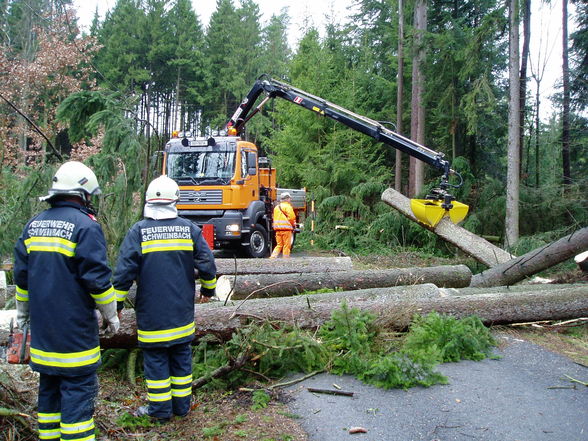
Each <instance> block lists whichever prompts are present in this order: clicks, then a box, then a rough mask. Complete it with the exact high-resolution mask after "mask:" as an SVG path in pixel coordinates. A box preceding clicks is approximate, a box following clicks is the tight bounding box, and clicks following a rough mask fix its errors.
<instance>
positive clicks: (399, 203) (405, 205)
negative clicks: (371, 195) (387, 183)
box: [382, 188, 513, 268]
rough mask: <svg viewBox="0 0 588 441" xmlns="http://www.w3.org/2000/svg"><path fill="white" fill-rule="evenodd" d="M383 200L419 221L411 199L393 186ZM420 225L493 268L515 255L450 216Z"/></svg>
mask: <svg viewBox="0 0 588 441" xmlns="http://www.w3.org/2000/svg"><path fill="white" fill-rule="evenodd" d="M382 201H384V202H385V203H387V204H388V205H390V206H391V207H393V208H395V209H396V210H398V211H399V212H400V214H402V215H403V216H405V217H407V218H408V219H410V220H412V221H414V222H418V220H417V218H416V217H415V216H414V214H413V213H412V210H411V208H410V199H409V198H407V197H406V196H404V195H402V194H401V193H399V192H397V191H396V190H394V189H392V188H388V189H387V190H386V191H384V193H382ZM418 223H419V225H420V226H422V227H423V228H426V229H427V230H429V231H432V232H433V233H435V234H436V235H438V236H439V237H440V238H442V239H443V240H446V241H447V242H449V243H451V244H453V245H455V246H456V247H458V248H459V249H460V250H462V251H463V252H464V253H466V254H468V255H470V256H472V257H473V258H474V259H476V260H477V261H478V262H480V263H483V264H484V265H486V266H488V267H490V268H492V267H494V266H496V265H499V264H501V263H504V262H508V261H510V260H511V259H512V258H513V256H512V255H511V254H510V253H508V252H506V251H504V250H503V249H502V248H499V247H497V246H495V245H492V244H491V243H490V242H488V241H487V240H486V239H483V238H481V237H480V236H477V235H475V234H474V233H472V232H470V231H468V230H466V229H465V228H462V227H460V226H458V225H455V224H454V223H452V222H451V221H450V220H449V218H447V217H444V218H443V219H441V221H440V222H439V223H438V224H437V225H436V226H435V227H431V226H428V225H425V224H422V223H420V222H418Z"/></svg>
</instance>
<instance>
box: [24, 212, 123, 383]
mask: <svg viewBox="0 0 588 441" xmlns="http://www.w3.org/2000/svg"><path fill="white" fill-rule="evenodd" d="M111 275H112V273H111V271H110V268H109V267H108V262H107V258H106V241H105V240H104V234H103V233H102V228H100V225H99V224H98V222H97V221H96V218H94V216H93V215H92V214H91V213H89V212H88V211H87V210H86V209H85V208H83V207H82V206H81V205H79V204H77V203H75V202H66V201H58V202H54V203H52V207H51V208H49V209H48V210H46V211H43V212H42V213H40V214H39V215H37V216H36V217H34V218H33V219H31V220H30V221H29V222H28V223H27V224H26V226H25V228H24V230H23V233H22V235H21V236H20V238H19V239H18V241H17V243H16V246H15V250H14V281H15V283H16V299H17V300H19V301H21V302H28V303H29V311H30V321H31V328H30V330H31V367H32V368H33V369H34V370H36V371H39V372H41V373H44V374H48V375H63V376H76V375H87V374H90V373H92V372H94V371H95V370H96V368H97V367H98V366H99V364H100V342H99V338H98V321H97V318H96V312H95V308H96V304H97V303H101V304H107V303H110V302H113V301H115V295H114V289H113V287H112V284H111V282H110V278H111Z"/></svg>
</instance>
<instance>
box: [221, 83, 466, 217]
mask: <svg viewBox="0 0 588 441" xmlns="http://www.w3.org/2000/svg"><path fill="white" fill-rule="evenodd" d="M264 93H265V95H266V96H265V98H264V99H263V100H262V101H261V102H260V103H259V105H257V107H255V108H254V106H255V103H256V102H257V100H258V99H259V97H260V96H261V95H262V94H264ZM272 98H281V99H284V100H286V101H289V102H291V103H294V104H297V105H299V106H301V107H304V108H305V109H308V110H310V111H313V112H315V113H317V114H319V115H321V116H325V117H328V118H331V119H333V120H335V121H338V122H340V123H341V124H344V125H346V126H347V127H350V128H351V129H353V130H356V131H358V132H361V133H363V134H365V135H367V136H370V137H372V138H373V139H375V140H376V141H379V142H382V143H384V144H387V145H389V146H391V147H394V148H395V149H398V150H400V151H402V152H404V153H406V154H408V155H410V156H412V157H414V158H416V159H419V160H421V161H423V162H425V163H427V164H429V165H430V166H432V167H435V168H437V169H439V170H441V171H442V172H443V175H442V177H441V183H440V184H439V188H436V189H434V190H433V192H432V193H433V194H432V195H428V196H427V199H426V200H425V201H428V202H430V203H431V204H433V201H442V202H441V203H440V204H438V205H439V206H440V207H441V208H442V209H443V210H445V211H449V210H451V209H452V208H453V207H454V205H453V204H452V201H454V200H455V198H454V197H453V196H452V195H451V194H450V193H449V192H448V191H447V189H448V188H449V187H450V186H452V185H451V184H449V176H450V175H453V174H456V175H458V176H459V173H457V172H455V170H453V169H451V166H450V163H449V161H447V160H446V159H444V155H443V153H441V152H436V151H434V150H432V149H430V148H428V147H425V146H423V145H421V144H419V143H417V142H415V141H413V140H411V139H408V138H405V137H404V136H402V135H400V134H398V133H396V132H394V131H392V130H390V129H389V128H387V127H386V126H384V125H383V124H382V123H380V122H378V121H375V120H373V119H370V118H368V117H366V116H363V115H359V114H357V113H355V112H352V111H350V110H348V109H345V108H344V107H341V106H339V105H337V104H334V103H331V102H329V101H327V100H325V99H323V98H320V97H317V96H314V95H312V94H310V93H308V92H306V91H304V90H301V89H298V88H296V87H293V86H291V85H289V84H286V83H283V82H281V81H278V80H275V79H273V78H270V77H269V76H267V75H262V76H261V77H259V78H258V79H257V81H255V84H254V85H253V87H252V88H251V90H250V91H249V93H248V94H247V96H246V97H245V99H244V100H243V101H242V102H241V104H240V105H239V107H238V108H237V110H236V111H235V113H234V114H233V116H232V117H231V119H230V120H229V121H228V122H227V125H226V128H227V130H228V131H229V132H230V133H232V134H235V135H240V134H241V133H242V132H243V130H244V128H245V124H246V123H247V122H248V121H249V120H250V119H251V118H252V117H253V116H254V115H255V114H257V113H258V112H259V111H260V110H261V108H262V107H263V106H264V105H265V103H266V102H267V101H268V100H270V99H272ZM453 187H455V186H453ZM421 204H425V203H421ZM456 204H459V203H456ZM460 205H461V206H463V204H460ZM465 207H467V206H465ZM413 211H414V210H413ZM462 211H463V210H462ZM466 213H467V208H466ZM463 216H465V214H464V215H463ZM463 216H461V219H463ZM417 217H418V216H417ZM439 219H440V217H439ZM461 219H459V220H461ZM419 220H421V221H422V219H419ZM437 222H438V220H437ZM424 223H428V224H431V223H432V222H424Z"/></svg>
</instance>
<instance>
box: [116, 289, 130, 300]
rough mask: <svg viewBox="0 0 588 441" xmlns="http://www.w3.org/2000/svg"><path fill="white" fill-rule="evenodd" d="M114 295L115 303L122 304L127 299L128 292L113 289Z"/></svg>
mask: <svg viewBox="0 0 588 441" xmlns="http://www.w3.org/2000/svg"><path fill="white" fill-rule="evenodd" d="M114 293H115V294H116V301H117V302H124V301H125V299H126V298H127V294H128V293H129V292H128V291H119V290H118V289H116V288H115V289H114Z"/></svg>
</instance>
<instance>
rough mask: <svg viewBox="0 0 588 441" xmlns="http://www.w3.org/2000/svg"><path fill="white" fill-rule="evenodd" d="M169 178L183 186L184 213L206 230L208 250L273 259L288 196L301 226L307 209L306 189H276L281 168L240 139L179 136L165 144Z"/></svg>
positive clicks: (180, 208) (180, 209) (180, 207)
mask: <svg viewBox="0 0 588 441" xmlns="http://www.w3.org/2000/svg"><path fill="white" fill-rule="evenodd" d="M163 174H165V175H167V176H169V177H170V178H172V179H174V180H175V181H176V182H177V183H178V185H179V187H180V200H179V201H178V203H177V208H178V214H179V215H180V216H182V217H185V218H187V219H190V220H191V221H192V222H194V223H195V224H197V225H198V226H199V227H200V228H202V233H203V236H204V238H205V239H206V242H207V243H208V246H209V247H210V248H211V249H213V250H215V249H234V250H241V251H244V252H245V253H246V254H247V255H248V256H250V257H267V256H269V253H270V244H271V241H272V238H273V234H274V233H273V230H272V216H273V207H274V203H275V201H277V200H279V197H280V194H281V193H282V192H288V193H290V195H291V197H292V201H291V203H292V206H293V208H294V212H295V213H296V221H297V225H299V224H300V222H301V221H302V219H303V217H304V213H305V211H306V191H305V190H304V189H282V188H277V186H276V170H275V169H274V168H272V167H271V164H270V162H269V160H268V159H267V158H265V157H260V156H259V151H258V149H257V146H256V145H255V144H253V143H251V142H247V141H244V140H242V139H241V138H239V137H237V136H217V137H209V138H201V137H194V136H192V135H191V133H189V132H184V133H174V134H173V136H172V138H171V139H170V140H169V142H168V143H167V144H166V146H165V150H164V155H163Z"/></svg>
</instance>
